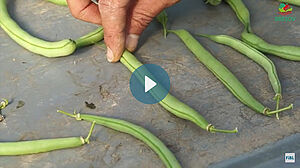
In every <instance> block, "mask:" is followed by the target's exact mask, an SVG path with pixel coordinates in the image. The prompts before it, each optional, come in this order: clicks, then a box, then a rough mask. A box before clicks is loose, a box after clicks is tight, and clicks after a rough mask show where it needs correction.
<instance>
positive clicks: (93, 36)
mask: <svg viewBox="0 0 300 168" xmlns="http://www.w3.org/2000/svg"><path fill="white" fill-rule="evenodd" d="M103 37H104V34H103V28H102V27H99V28H97V29H96V30H94V31H92V32H90V33H88V34H86V35H84V36H82V37H80V38H78V39H77V40H75V44H76V48H81V47H85V46H88V45H92V44H95V43H96V42H99V41H101V40H102V39H103Z"/></svg>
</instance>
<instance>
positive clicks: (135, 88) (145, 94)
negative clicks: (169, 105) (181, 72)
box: [130, 64, 170, 104]
mask: <svg viewBox="0 0 300 168" xmlns="http://www.w3.org/2000/svg"><path fill="white" fill-rule="evenodd" d="M169 90H170V79H169V76H168V74H167V72H166V71H165V70H164V69H162V68H161V67H160V66H158V65H155V64H145V65H142V66H140V67H139V68H137V69H136V70H135V71H134V72H133V73H132V75H131V78H130V91H131V93H132V95H133V96H134V97H135V98H136V99H137V100H138V101H140V102H142V103H145V104H155V103H158V102H160V101H161V100H162V99H164V98H165V97H166V96H167V94H168V93H169Z"/></svg>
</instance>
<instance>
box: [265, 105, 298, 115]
mask: <svg viewBox="0 0 300 168" xmlns="http://www.w3.org/2000/svg"><path fill="white" fill-rule="evenodd" d="M290 109H293V104H290V105H289V106H287V107H284V108H282V109H278V110H274V111H267V112H266V115H272V114H277V113H280V112H282V111H285V110H290Z"/></svg>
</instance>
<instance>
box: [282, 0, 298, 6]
mask: <svg viewBox="0 0 300 168" xmlns="http://www.w3.org/2000/svg"><path fill="white" fill-rule="evenodd" d="M278 1H279V2H286V3H289V4H293V5H297V6H300V0H278Z"/></svg>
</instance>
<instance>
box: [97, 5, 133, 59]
mask: <svg viewBox="0 0 300 168" xmlns="http://www.w3.org/2000/svg"><path fill="white" fill-rule="evenodd" d="M128 4H129V0H100V3H99V10H100V13H101V18H102V26H103V29H104V41H105V43H106V46H107V54H106V55H107V60H108V61H109V62H117V61H119V60H120V58H121V55H122V53H123V51H124V48H125V27H126V11H127V7H128Z"/></svg>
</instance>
